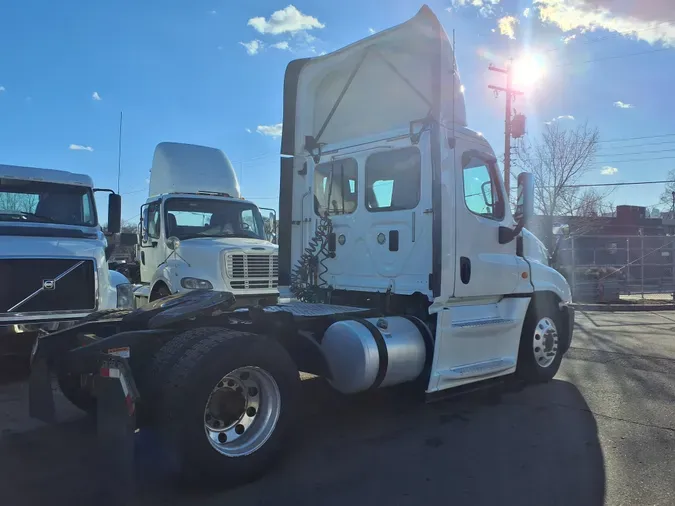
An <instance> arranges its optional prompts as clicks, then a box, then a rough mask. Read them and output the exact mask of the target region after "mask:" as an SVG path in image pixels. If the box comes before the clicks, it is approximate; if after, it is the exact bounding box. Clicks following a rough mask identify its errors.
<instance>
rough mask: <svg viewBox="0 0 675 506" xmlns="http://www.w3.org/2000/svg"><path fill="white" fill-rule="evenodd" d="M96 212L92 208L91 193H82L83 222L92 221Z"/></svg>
mask: <svg viewBox="0 0 675 506" xmlns="http://www.w3.org/2000/svg"><path fill="white" fill-rule="evenodd" d="M93 215H94V213H93V212H92V209H91V199H90V198H89V194H87V193H85V194H83V195H82V223H92V220H93V217H94V216H93Z"/></svg>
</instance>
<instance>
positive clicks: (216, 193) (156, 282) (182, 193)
mask: <svg viewBox="0 0 675 506" xmlns="http://www.w3.org/2000/svg"><path fill="white" fill-rule="evenodd" d="M140 216H141V223H140V226H139V237H138V251H139V253H138V255H139V262H140V277H141V283H142V285H141V286H140V287H139V288H137V289H136V290H135V291H134V296H135V303H136V307H141V306H143V305H145V304H146V303H147V302H152V301H154V300H157V299H159V298H162V297H166V296H168V295H171V294H176V293H181V292H185V291H188V290H195V289H212V290H216V291H227V292H231V293H233V294H234V295H235V297H236V299H237V304H238V305H242V306H244V305H258V304H263V305H264V304H270V303H276V301H277V300H278V297H279V291H278V268H279V266H278V254H277V250H278V247H277V246H276V245H275V244H273V243H272V242H270V241H269V240H268V237H267V236H266V232H265V224H264V220H263V217H262V215H261V213H260V210H259V208H258V207H257V206H256V205H255V204H254V203H253V202H250V201H248V200H244V199H243V198H242V196H241V193H240V189H239V182H238V180H237V175H236V173H235V171H234V169H233V167H232V164H231V163H230V161H229V160H228V158H227V156H225V154H224V153H223V152H222V151H221V150H219V149H216V148H211V147H206V146H198V145H194V144H183V143H176V142H162V143H160V144H158V145H157V147H156V148H155V153H154V157H153V161H152V168H151V172H150V188H149V196H148V199H147V201H146V203H145V204H144V205H143V206H142V207H141V213H140ZM275 216H276V215H275V214H274V215H273V216H272V215H271V216H270V220H273V221H274V222H275V223H276V217H275ZM274 228H275V225H273V227H272V229H274Z"/></svg>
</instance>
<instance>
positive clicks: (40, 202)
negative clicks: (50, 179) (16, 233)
mask: <svg viewBox="0 0 675 506" xmlns="http://www.w3.org/2000/svg"><path fill="white" fill-rule="evenodd" d="M0 221H12V222H34V223H59V224H63V225H78V226H86V227H94V226H96V213H95V211H94V201H93V196H92V193H91V189H90V188H87V187H85V186H76V185H68V184H60V183H59V184H57V183H46V182H42V181H20V180H16V179H2V178H0Z"/></svg>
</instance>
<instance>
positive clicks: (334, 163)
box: [279, 7, 573, 393]
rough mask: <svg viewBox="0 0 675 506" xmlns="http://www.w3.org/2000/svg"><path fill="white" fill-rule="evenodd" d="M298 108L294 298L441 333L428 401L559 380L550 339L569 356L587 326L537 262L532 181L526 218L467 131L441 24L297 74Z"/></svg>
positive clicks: (286, 260) (283, 198) (290, 170)
mask: <svg viewBox="0 0 675 506" xmlns="http://www.w3.org/2000/svg"><path fill="white" fill-rule="evenodd" d="M284 104H285V108H284V118H283V135H282V156H283V158H282V167H281V179H280V185H281V190H280V191H281V194H280V205H279V209H280V226H281V228H280V244H281V251H280V283H281V285H282V286H289V287H290V291H291V292H292V293H294V294H295V295H296V296H297V297H299V298H301V299H303V300H310V299H313V300H315V301H323V302H326V301H330V302H331V303H333V304H350V305H353V304H361V305H364V306H366V305H369V306H373V305H376V306H380V307H384V308H387V310H388V311H391V312H395V313H398V314H408V315H414V316H415V317H417V318H419V319H420V320H422V321H425V322H428V323H429V324H430V326H431V330H432V333H433V334H434V337H435V339H434V347H435V348H434V354H433V357H434V358H433V365H432V373H431V375H430V378H429V383H428V388H427V392H428V393H433V392H436V391H439V390H444V389H446V388H451V387H455V386H460V385H462V384H465V383H470V382H472V381H477V380H481V379H488V378H493V377H497V376H502V375H507V374H510V373H513V372H514V371H516V368H517V367H518V366H519V362H521V368H523V367H530V369H531V370H532V371H535V372H536V373H537V374H539V373H541V374H542V375H543V376H546V374H549V375H550V374H551V373H554V372H553V371H554V370H557V365H556V364H559V360H560V358H561V356H562V354H558V351H559V350H558V347H557V346H558V345H557V344H554V342H555V343H557V342H558V341H557V338H556V340H552V341H546V342H547V345H546V346H544V347H542V346H538V345H537V342H538V340H539V339H541V335H539V334H538V333H537V332H538V331H537V330H536V328H538V327H537V326H538V325H539V320H540V321H541V322H544V323H541V325H542V327H541V328H544V327H546V328H547V329H551V328H554V327H556V328H557V331H556V332H558V333H559V335H560V336H565V337H564V338H561V349H562V351H563V353H564V351H565V350H566V349H567V347H568V346H569V341H568V339H567V337H568V336H569V337H571V328H569V327H570V325H571V324H570V321H571V318H572V315H573V310H571V308H569V307H568V304H569V303H570V302H571V295H570V290H569V286H568V285H567V283H566V281H565V279H564V278H563V277H562V276H561V275H560V274H559V273H558V272H556V271H555V270H554V269H552V268H551V267H549V266H548V265H545V264H543V263H541V262H534V261H530V260H529V259H528V258H527V257H526V256H525V255H524V254H523V252H522V241H523V237H522V230H523V226H524V225H525V224H526V221H527V218H528V215H529V214H530V213H531V205H532V202H531V196H532V178H531V175H529V174H524V175H522V177H521V178H520V181H521V183H522V184H521V185H520V187H519V197H520V205H519V206H518V209H516V210H515V212H514V211H512V209H511V206H510V205H509V198H508V194H507V192H506V190H505V187H504V182H503V180H502V177H501V170H500V167H499V165H498V162H497V158H496V156H495V152H494V149H493V148H492V147H491V146H490V144H489V142H488V141H487V140H486V139H485V138H484V137H483V136H482V135H481V134H480V133H478V132H477V131H475V130H473V129H471V128H469V126H468V124H467V118H466V108H465V101H464V93H463V87H462V84H461V80H460V77H459V72H458V70H457V65H456V62H455V56H454V51H453V48H452V47H451V44H450V41H449V39H448V37H447V34H446V33H445V31H444V30H443V28H442V26H441V25H440V23H439V22H438V19H437V18H436V16H435V15H434V14H433V13H432V12H431V10H430V9H428V8H427V7H424V8H422V10H421V11H420V12H419V13H418V15H417V16H415V17H414V18H412V19H411V20H409V21H407V22H405V23H403V24H401V25H399V26H396V27H393V28H390V29H388V30H385V31H383V32H381V33H378V34H375V35H373V36H371V37H368V38H366V39H363V40H361V41H358V42H356V43H354V44H352V45H349V46H347V47H345V48H342V49H339V50H337V51H335V52H333V53H330V54H328V55H325V56H320V57H316V58H308V59H302V60H296V61H293V62H291V63H290V64H289V66H288V68H287V72H286V80H285V100H284ZM524 197H526V200H527V201H528V205H529V206H530V208H529V209H528V210H527V212H525V207H527V206H525V207H524V204H525V203H524V202H523V198H524ZM544 308H545V311H543V312H542V311H540V310H543V309H544ZM544 313H545V314H544ZM540 316H541V318H539V317H540ZM533 318H539V320H537V321H536V322H534V323H532V321H531V320H532V319H533ZM552 322H557V323H556V324H555V325H550V324H551V323H552ZM546 332H548V335H552V331H551V332H549V331H548V330H547V331H546ZM524 333H525V334H531V335H528V336H527V338H522V337H521V336H522V335H523V334H524ZM523 339H526V340H527V345H526V346H528V347H529V348H528V349H529V350H530V351H523V346H524V345H523V344H522V343H523V342H524V341H523ZM523 353H525V355H524V356H526V357H527V360H524V359H523V360H520V361H519V355H523ZM531 353H534V357H533V356H532V355H531ZM532 360H535V362H536V363H535V365H531V366H530V365H528V364H529V362H532ZM528 361H529V362H528ZM546 368H548V371H550V372H548V373H547V372H546V371H545V369H546ZM543 376H542V377H543Z"/></svg>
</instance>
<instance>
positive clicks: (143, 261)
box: [141, 251, 145, 265]
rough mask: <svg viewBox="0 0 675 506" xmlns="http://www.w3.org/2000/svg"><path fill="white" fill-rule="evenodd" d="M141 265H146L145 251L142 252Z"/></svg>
mask: <svg viewBox="0 0 675 506" xmlns="http://www.w3.org/2000/svg"><path fill="white" fill-rule="evenodd" d="M141 264H143V265H145V251H141Z"/></svg>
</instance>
